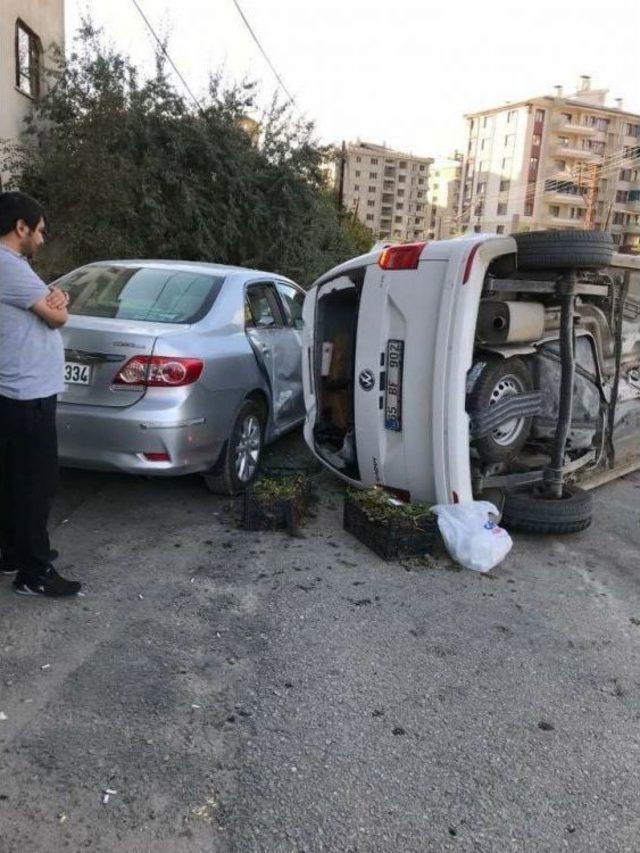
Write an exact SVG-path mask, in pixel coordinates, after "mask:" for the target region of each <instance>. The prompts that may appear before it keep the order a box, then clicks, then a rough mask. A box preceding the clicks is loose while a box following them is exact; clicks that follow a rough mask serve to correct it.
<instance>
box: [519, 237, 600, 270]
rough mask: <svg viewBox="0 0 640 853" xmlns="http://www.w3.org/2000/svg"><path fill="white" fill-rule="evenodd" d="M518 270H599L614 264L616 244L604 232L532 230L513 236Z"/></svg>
mask: <svg viewBox="0 0 640 853" xmlns="http://www.w3.org/2000/svg"><path fill="white" fill-rule="evenodd" d="M513 237H514V239H515V241H516V244H517V246H518V269H519V270H548V269H583V270H587V269H589V270H597V269H602V268H603V267H608V266H610V265H611V262H612V260H613V253H614V250H615V244H614V242H613V237H612V236H611V234H608V233H606V232H605V231H529V232H522V233H521V234H514V235H513Z"/></svg>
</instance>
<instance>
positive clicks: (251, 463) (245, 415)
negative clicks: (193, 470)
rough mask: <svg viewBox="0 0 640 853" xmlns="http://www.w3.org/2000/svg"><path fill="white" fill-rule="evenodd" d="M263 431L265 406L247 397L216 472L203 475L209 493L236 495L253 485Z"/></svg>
mask: <svg viewBox="0 0 640 853" xmlns="http://www.w3.org/2000/svg"><path fill="white" fill-rule="evenodd" d="M264 431H265V417H264V412H263V409H262V407H261V406H259V405H258V404H257V403H256V402H254V401H253V400H246V401H245V402H244V403H243V404H242V406H241V408H240V411H239V412H238V414H237V415H236V419H235V421H234V423H233V427H232V428H231V433H230V434H229V439H228V440H227V442H226V443H225V446H224V449H223V451H222V458H221V459H220V460H218V463H217V464H216V466H215V468H214V469H213V471H211V472H207V473H205V474H203V475H202V476H203V479H204V482H205V485H206V487H207V489H209V491H210V492H212V493H213V494H216V495H237V494H238V493H239V492H242V491H244V490H245V489H246V488H248V487H249V486H250V485H251V483H252V482H253V481H254V480H255V478H256V475H257V473H258V469H259V465H260V459H261V457H262V449H263V447H264ZM243 460H244V463H245V465H244V467H243Z"/></svg>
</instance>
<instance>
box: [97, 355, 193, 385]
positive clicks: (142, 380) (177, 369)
mask: <svg viewBox="0 0 640 853" xmlns="http://www.w3.org/2000/svg"><path fill="white" fill-rule="evenodd" d="M203 367H204V363H203V362H202V361H201V360H200V359H199V358H178V357H167V356H161V355H136V356H134V357H133V358H130V359H129V361H128V362H127V363H126V364H125V365H124V366H123V367H121V368H120V370H119V371H118V373H117V374H116V376H115V378H114V380H113V383H112V384H113V385H144V386H145V387H148V388H177V387H179V386H181V385H191V384H192V383H193V382H196V381H197V380H198V379H199V378H200V374H201V373H202V368H203Z"/></svg>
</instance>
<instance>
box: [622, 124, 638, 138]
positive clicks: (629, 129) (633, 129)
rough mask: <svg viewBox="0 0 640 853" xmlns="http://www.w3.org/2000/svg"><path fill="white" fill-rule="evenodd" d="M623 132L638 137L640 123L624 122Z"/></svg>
mask: <svg viewBox="0 0 640 853" xmlns="http://www.w3.org/2000/svg"><path fill="white" fill-rule="evenodd" d="M624 132H625V133H626V134H627V136H636V137H640V124H625V126H624Z"/></svg>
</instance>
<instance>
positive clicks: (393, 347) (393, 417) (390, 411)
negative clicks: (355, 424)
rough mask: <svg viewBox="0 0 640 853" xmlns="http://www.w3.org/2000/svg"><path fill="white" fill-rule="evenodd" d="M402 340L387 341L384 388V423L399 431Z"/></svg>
mask: <svg viewBox="0 0 640 853" xmlns="http://www.w3.org/2000/svg"><path fill="white" fill-rule="evenodd" d="M403 364H404V341H399V340H393V339H391V340H389V341H387V384H386V389H385V403H384V425H385V427H386V428H387V429H391V430H395V432H400V430H401V429H402V367H403Z"/></svg>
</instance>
